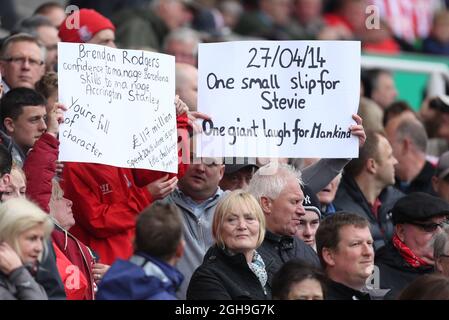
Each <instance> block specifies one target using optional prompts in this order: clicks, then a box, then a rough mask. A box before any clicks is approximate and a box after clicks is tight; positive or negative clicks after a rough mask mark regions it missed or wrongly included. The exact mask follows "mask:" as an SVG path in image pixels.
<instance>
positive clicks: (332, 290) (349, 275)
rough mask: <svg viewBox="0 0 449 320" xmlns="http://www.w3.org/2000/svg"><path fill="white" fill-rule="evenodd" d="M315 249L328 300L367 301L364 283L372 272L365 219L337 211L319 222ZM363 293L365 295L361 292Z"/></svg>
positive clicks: (369, 242) (372, 251) (370, 249)
mask: <svg viewBox="0 0 449 320" xmlns="http://www.w3.org/2000/svg"><path fill="white" fill-rule="evenodd" d="M316 242H317V250H318V255H319V257H320V260H321V263H322V265H323V267H324V270H325V271H326V274H327V276H328V277H329V279H330V281H329V283H328V288H327V289H328V292H327V299H329V300H371V297H370V295H369V294H368V293H367V292H366V290H365V289H366V282H367V280H368V278H369V277H370V276H371V274H372V272H373V269H374V249H373V238H372V237H371V232H370V229H369V223H368V220H366V219H365V218H363V217H360V216H359V215H356V214H354V213H348V212H340V213H337V214H334V215H332V216H329V217H327V218H326V219H324V220H323V221H322V222H321V225H320V227H319V228H318V232H317V234H316ZM362 291H365V292H362Z"/></svg>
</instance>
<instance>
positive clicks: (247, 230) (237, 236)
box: [221, 206, 259, 253]
mask: <svg viewBox="0 0 449 320" xmlns="http://www.w3.org/2000/svg"><path fill="white" fill-rule="evenodd" d="M221 236H222V239H223V242H224V243H225V245H226V248H227V249H229V250H230V251H232V252H239V253H246V252H252V250H254V249H256V247H257V240H258V239H259V220H258V219H257V217H256V215H255V214H254V213H253V212H251V210H249V209H248V208H246V207H243V208H239V207H238V206H235V207H234V208H233V210H232V211H231V212H229V213H226V217H225V218H224V221H223V225H222V228H221Z"/></svg>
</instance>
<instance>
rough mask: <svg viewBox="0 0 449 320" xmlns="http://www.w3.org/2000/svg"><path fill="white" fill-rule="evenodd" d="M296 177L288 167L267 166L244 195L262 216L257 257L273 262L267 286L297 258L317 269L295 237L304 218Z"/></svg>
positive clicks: (315, 259)
mask: <svg viewBox="0 0 449 320" xmlns="http://www.w3.org/2000/svg"><path fill="white" fill-rule="evenodd" d="M300 176H301V173H300V172H299V171H296V170H295V169H294V168H293V167H292V166H290V165H287V164H276V165H273V164H272V163H269V164H267V165H265V166H263V167H262V168H260V169H259V170H258V171H257V172H256V173H255V174H254V176H253V178H252V179H251V182H250V184H249V188H248V191H249V192H250V193H251V194H252V195H253V196H254V197H255V198H256V199H257V200H258V201H259V204H260V206H261V207H262V211H263V212H264V214H265V220H266V228H267V230H266V234H265V239H264V241H263V243H262V245H261V247H260V248H259V253H260V255H261V256H262V258H263V259H264V260H267V261H268V260H269V258H270V259H272V260H273V263H272V264H271V265H268V266H266V269H267V274H268V282H269V283H270V282H271V278H272V276H273V275H274V274H275V273H276V272H277V271H278V270H279V269H280V268H281V266H282V265H283V264H284V263H285V262H287V261H289V260H290V259H294V258H299V259H301V260H303V261H305V262H307V263H309V264H311V265H313V266H315V267H318V268H319V267H320V261H319V259H318V256H317V254H316V253H315V251H314V250H313V249H312V248H311V247H310V246H308V245H307V244H305V243H304V242H303V241H302V240H300V239H299V238H297V237H296V236H295V234H296V232H297V231H298V228H299V224H300V218H301V217H302V216H304V215H305V210H304V206H303V200H304V193H303V192H302V190H301V184H302V181H301V179H300Z"/></svg>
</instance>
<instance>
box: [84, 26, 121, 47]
mask: <svg viewBox="0 0 449 320" xmlns="http://www.w3.org/2000/svg"><path fill="white" fill-rule="evenodd" d="M89 43H92V44H99V45H102V46H107V47H111V48H117V46H116V45H115V33H114V31H112V30H111V29H104V30H101V31H98V32H97V33H96V34H95V35H94V36H93V38H92V39H90V41H89Z"/></svg>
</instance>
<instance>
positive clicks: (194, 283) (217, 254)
mask: <svg viewBox="0 0 449 320" xmlns="http://www.w3.org/2000/svg"><path fill="white" fill-rule="evenodd" d="M264 263H265V265H267V264H270V263H271V259H269V260H268V261H267V260H265V259H264ZM266 299H271V289H270V287H269V285H268V283H267V285H266V286H265V288H262V285H261V283H260V281H259V279H258V278H257V276H256V275H255V274H254V273H253V272H252V271H251V269H250V268H249V266H248V263H247V261H246V259H245V256H244V255H243V254H241V253H238V254H236V255H232V256H231V255H229V254H227V253H226V252H224V251H223V250H222V249H220V248H219V247H218V246H216V245H214V246H212V247H211V248H209V250H208V251H207V253H206V255H205V256H204V261H203V263H202V264H201V265H200V266H199V267H198V268H197V269H196V270H195V272H194V273H193V275H192V278H191V279H190V283H189V288H188V289H187V300H266Z"/></svg>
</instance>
